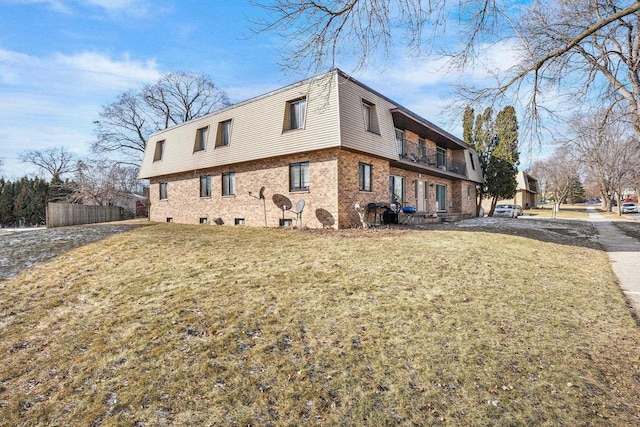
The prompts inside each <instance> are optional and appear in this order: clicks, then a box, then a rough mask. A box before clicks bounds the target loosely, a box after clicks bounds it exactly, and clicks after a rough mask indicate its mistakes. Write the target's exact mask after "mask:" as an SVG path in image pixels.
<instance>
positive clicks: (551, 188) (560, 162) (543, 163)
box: [531, 147, 580, 217]
mask: <svg viewBox="0 0 640 427" xmlns="http://www.w3.org/2000/svg"><path fill="white" fill-rule="evenodd" d="M578 168H579V165H578V163H577V162H576V161H575V159H574V157H573V156H572V155H571V153H570V151H569V150H567V149H566V148H565V147H560V148H558V149H556V150H555V152H554V153H553V155H551V156H550V157H549V158H548V159H545V160H538V161H536V162H534V164H533V165H532V168H531V170H532V171H533V173H535V174H536V175H535V176H536V178H537V179H538V183H543V185H544V187H545V190H544V191H545V194H546V196H550V197H551V198H552V199H553V202H554V207H553V217H555V216H556V215H557V212H558V211H559V210H560V205H561V204H562V202H563V201H564V200H565V199H566V198H567V196H568V195H569V194H570V193H571V191H572V189H573V188H574V187H575V184H576V183H577V182H580V175H579V173H578Z"/></svg>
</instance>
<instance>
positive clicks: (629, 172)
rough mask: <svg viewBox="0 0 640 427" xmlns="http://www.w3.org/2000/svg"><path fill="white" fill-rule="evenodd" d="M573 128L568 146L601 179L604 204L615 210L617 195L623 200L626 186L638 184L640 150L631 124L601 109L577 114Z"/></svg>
mask: <svg viewBox="0 0 640 427" xmlns="http://www.w3.org/2000/svg"><path fill="white" fill-rule="evenodd" d="M570 129H571V130H572V134H573V135H572V137H571V138H570V139H569V140H568V141H567V142H566V146H567V147H568V149H569V150H570V152H571V153H572V154H573V156H574V157H575V158H577V159H580V160H581V164H582V165H583V166H584V168H585V169H586V172H587V173H588V174H589V175H590V176H591V177H592V178H593V179H595V180H596V181H597V182H598V184H599V188H600V195H601V198H602V200H603V205H604V206H603V207H606V208H607V209H608V210H611V207H612V206H611V201H612V198H613V197H617V199H618V202H620V198H621V197H622V190H623V189H624V188H634V187H635V186H636V185H637V174H636V172H635V170H636V165H637V164H638V163H639V162H640V152H639V151H638V145H637V142H636V139H635V138H634V132H633V130H632V129H631V126H630V125H629V123H627V122H624V121H621V120H619V116H618V115H616V114H608V112H604V113H603V112H600V113H593V114H590V115H580V116H576V117H574V118H573V119H572V120H571V126H570ZM618 206H620V203H618ZM618 212H619V213H620V209H618Z"/></svg>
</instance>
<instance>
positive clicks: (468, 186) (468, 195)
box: [467, 185, 471, 200]
mask: <svg viewBox="0 0 640 427" xmlns="http://www.w3.org/2000/svg"><path fill="white" fill-rule="evenodd" d="M467 200H471V186H470V185H467Z"/></svg>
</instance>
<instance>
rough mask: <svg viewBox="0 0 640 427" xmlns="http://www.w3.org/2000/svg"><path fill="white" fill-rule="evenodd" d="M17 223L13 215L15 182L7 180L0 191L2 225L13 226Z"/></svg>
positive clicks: (0, 218)
mask: <svg viewBox="0 0 640 427" xmlns="http://www.w3.org/2000/svg"><path fill="white" fill-rule="evenodd" d="M14 224H15V217H14V216H13V183H12V182H11V181H5V182H4V184H3V185H2V191H1V192H0V225H1V226H2V227H12V226H13V225H14Z"/></svg>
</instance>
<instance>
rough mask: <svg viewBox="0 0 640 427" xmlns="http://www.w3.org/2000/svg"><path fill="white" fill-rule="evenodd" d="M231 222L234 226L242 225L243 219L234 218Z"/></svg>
mask: <svg viewBox="0 0 640 427" xmlns="http://www.w3.org/2000/svg"><path fill="white" fill-rule="evenodd" d="M233 222H234V224H235V225H244V218H235V219H234V221H233Z"/></svg>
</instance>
